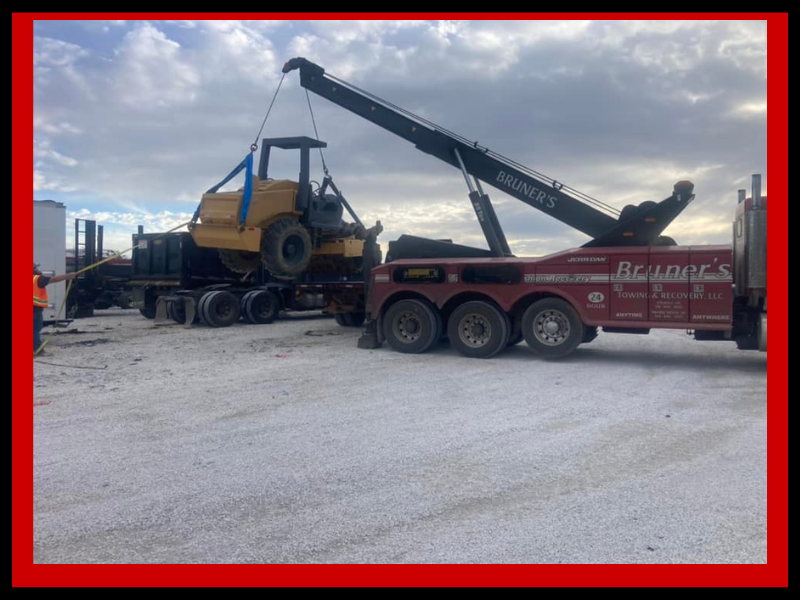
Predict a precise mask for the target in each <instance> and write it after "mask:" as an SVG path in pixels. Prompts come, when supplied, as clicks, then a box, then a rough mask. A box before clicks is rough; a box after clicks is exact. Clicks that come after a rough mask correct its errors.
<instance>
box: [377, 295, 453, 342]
mask: <svg viewBox="0 0 800 600" xmlns="http://www.w3.org/2000/svg"><path fill="white" fill-rule="evenodd" d="M438 322H439V321H437V318H436V312H435V309H434V308H433V307H431V305H430V304H429V303H428V302H425V301H422V300H400V301H399V302H396V303H394V304H392V305H391V306H390V307H389V309H388V310H387V311H386V314H385V315H384V317H383V335H384V338H386V341H387V342H389V345H390V346H391V347H392V348H394V349H395V350H397V351H398V352H403V353H405V354H421V353H422V352H425V351H426V350H428V349H429V348H430V347H431V346H432V345H433V344H434V342H435V341H436V340H437V339H438V338H439V335H440V328H439V326H438Z"/></svg>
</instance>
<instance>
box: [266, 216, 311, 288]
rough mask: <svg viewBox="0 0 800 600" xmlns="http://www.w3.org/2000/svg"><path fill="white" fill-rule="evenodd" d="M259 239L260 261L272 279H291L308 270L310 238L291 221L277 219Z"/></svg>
mask: <svg viewBox="0 0 800 600" xmlns="http://www.w3.org/2000/svg"><path fill="white" fill-rule="evenodd" d="M261 235H262V238H261V260H262V262H263V263H264V266H265V267H266V269H267V270H268V271H269V272H270V273H271V274H272V276H273V277H278V278H282V279H292V278H294V277H296V276H297V275H299V274H300V273H302V272H303V271H305V270H306V269H307V268H308V263H309V262H310V261H311V251H312V244H311V236H310V235H309V233H308V230H307V229H306V228H305V226H303V225H302V224H301V223H299V222H298V221H295V220H293V219H288V218H284V219H278V220H277V221H275V222H274V223H273V224H272V225H270V226H269V227H268V228H267V229H266V231H264V232H263V233H262V234H261Z"/></svg>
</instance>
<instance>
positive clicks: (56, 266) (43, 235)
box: [33, 200, 67, 323]
mask: <svg viewBox="0 0 800 600" xmlns="http://www.w3.org/2000/svg"><path fill="white" fill-rule="evenodd" d="M66 257H67V207H66V206H65V205H63V204H61V203H60V202H55V201H54V200H34V201H33V262H36V263H39V264H40V265H41V266H40V267H39V268H40V269H41V270H42V273H44V274H45V275H50V276H52V275H63V274H64V273H65V272H66V267H67V264H66V263H67V260H66ZM65 293H66V282H61V283H54V284H51V285H49V286H47V297H48V302H49V303H48V305H47V308H45V309H44V321H45V323H48V322H53V321H56V320H57V318H58V309H59V308H60V307H61V305H62V303H63V301H64V295H65ZM64 318H66V315H64V314H62V315H61V319H64Z"/></svg>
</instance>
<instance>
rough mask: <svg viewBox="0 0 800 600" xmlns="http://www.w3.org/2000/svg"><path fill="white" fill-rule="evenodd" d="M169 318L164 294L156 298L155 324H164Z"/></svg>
mask: <svg viewBox="0 0 800 600" xmlns="http://www.w3.org/2000/svg"><path fill="white" fill-rule="evenodd" d="M168 320H169V319H168V318H167V302H166V300H165V299H164V296H159V297H158V298H157V299H156V317H155V321H154V324H155V325H163V324H164V323H166V322H167V321H168Z"/></svg>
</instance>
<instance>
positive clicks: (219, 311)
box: [214, 298, 232, 319]
mask: <svg viewBox="0 0 800 600" xmlns="http://www.w3.org/2000/svg"><path fill="white" fill-rule="evenodd" d="M231 311H232V309H231V303H230V302H228V299H227V298H224V299H222V300H220V301H219V302H218V303H217V305H216V306H215V307H214V313H216V315H217V317H219V318H220V319H227V318H228V317H229V316H230V314H231Z"/></svg>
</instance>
